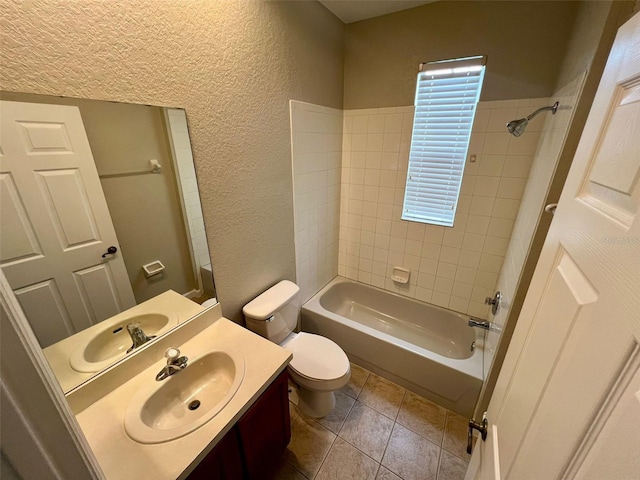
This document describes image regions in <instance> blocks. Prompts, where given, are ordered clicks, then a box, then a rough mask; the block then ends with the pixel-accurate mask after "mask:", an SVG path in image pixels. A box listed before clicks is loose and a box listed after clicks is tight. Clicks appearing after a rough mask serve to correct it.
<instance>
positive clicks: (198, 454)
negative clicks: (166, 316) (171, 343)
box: [76, 317, 291, 480]
mask: <svg viewBox="0 0 640 480" xmlns="http://www.w3.org/2000/svg"><path fill="white" fill-rule="evenodd" d="M203 345H210V346H211V347H212V348H215V346H221V347H233V348H235V349H237V350H240V351H241V352H242V354H243V355H244V360H245V373H244V379H243V381H242V384H241V385H240V387H239V389H238V391H237V392H236V394H235V395H234V396H233V398H232V399H231V401H230V402H229V403H228V404H227V405H226V407H224V408H223V410H222V411H221V412H220V413H218V414H217V415H216V416H215V417H213V418H212V419H211V420H209V421H208V422H207V423H205V424H204V425H203V426H201V427H200V428H198V429H197V430H195V431H193V432H191V433H189V434H187V435H185V436H184V437H181V438H178V439H175V440H172V441H168V442H165V443H159V444H141V443H138V442H136V441H134V440H132V439H131V438H130V437H129V436H128V435H127V433H126V431H125V428H124V421H123V419H124V416H125V412H126V410H127V407H128V405H129V402H130V400H131V398H132V397H133V396H134V395H135V393H136V392H137V390H138V388H139V387H140V377H141V376H150V377H155V375H156V374H157V373H158V371H159V370H160V369H161V368H162V366H163V365H164V364H165V362H164V361H163V360H161V361H159V362H156V363H154V364H153V365H152V366H150V367H149V368H147V369H146V370H144V371H143V372H142V373H140V374H138V375H136V376H134V377H133V378H131V379H130V380H129V381H127V382H125V383H123V384H122V385H121V386H119V387H117V388H116V389H114V390H113V391H111V392H110V393H108V394H107V395H105V396H104V397H102V398H100V399H99V400H97V401H96V402H94V403H93V404H91V405H89V406H88V407H87V408H85V409H84V410H82V411H80V412H78V413H77V414H76V418H77V420H78V423H79V424H80V427H81V428H82V431H83V432H84V435H85V437H86V438H87V441H88V442H89V445H90V446H91V448H92V450H93V452H94V454H95V456H96V458H97V459H98V463H99V464H100V467H101V468H102V470H103V472H104V474H105V476H106V478H108V479H109V480H115V479H120V478H122V479H127V480H129V479H131V478H153V479H158V480H160V479H171V480H173V479H176V478H184V477H186V476H187V475H188V473H189V471H191V468H193V467H195V465H197V463H198V462H199V461H200V460H202V459H203V458H204V457H205V456H206V454H207V453H209V451H211V449H212V448H213V447H214V446H215V445H216V443H217V442H218V441H219V440H221V439H222V437H224V435H225V434H226V433H227V432H228V431H229V429H231V427H232V426H233V425H234V424H235V423H236V422H237V421H238V420H239V419H240V417H241V416H242V415H243V414H244V413H245V412H246V411H247V410H248V409H249V407H250V406H251V405H252V404H253V402H254V401H255V400H256V399H257V398H258V397H259V396H260V395H261V394H262V393H263V392H264V391H265V390H266V388H267V387H268V386H269V384H270V383H271V382H272V381H273V380H274V379H275V378H276V377H277V376H278V374H279V373H280V372H282V371H283V370H284V368H285V367H286V365H287V364H288V363H289V362H290V360H291V354H290V353H289V352H287V351H286V350H284V349H283V348H281V347H279V346H278V345H276V344H274V343H272V342H269V341H268V340H266V339H264V338H262V337H260V336H258V335H256V334H254V333H252V332H250V331H249V330H247V329H245V328H243V327H241V326H239V325H237V324H235V323H234V322H231V321H230V320H227V319H226V318H223V317H221V318H219V319H218V320H216V321H214V322H213V323H212V324H211V325H209V326H208V327H207V328H205V329H204V330H202V331H201V332H200V333H199V334H198V335H197V336H195V337H193V338H192V339H190V340H188V341H186V342H184V343H183V344H181V345H175V346H176V347H178V348H180V350H181V352H182V354H184V355H190V350H191V351H194V350H198V351H201V349H202V348H203ZM187 368H189V367H188V366H187ZM179 374H180V373H177V374H176V375H179ZM187 469H188V471H187Z"/></svg>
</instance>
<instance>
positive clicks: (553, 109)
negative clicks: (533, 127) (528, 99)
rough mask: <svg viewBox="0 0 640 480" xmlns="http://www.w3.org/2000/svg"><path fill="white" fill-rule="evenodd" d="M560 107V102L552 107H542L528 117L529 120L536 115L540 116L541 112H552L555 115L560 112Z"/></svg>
mask: <svg viewBox="0 0 640 480" xmlns="http://www.w3.org/2000/svg"><path fill="white" fill-rule="evenodd" d="M559 106H560V103H559V102H556V103H554V104H553V105H551V106H550V107H542V108H539V109H537V110H536V111H535V112H533V113H532V114H531V115H529V116H528V117H527V120H531V119H532V118H533V117H535V116H536V115H538V114H539V113H540V112H544V111H546V110H551V112H552V115H555V114H556V112H557V111H558V107H559Z"/></svg>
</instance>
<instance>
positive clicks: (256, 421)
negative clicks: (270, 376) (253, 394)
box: [237, 370, 291, 480]
mask: <svg viewBox="0 0 640 480" xmlns="http://www.w3.org/2000/svg"><path fill="white" fill-rule="evenodd" d="M237 427H238V432H239V434H240V444H241V445H242V453H243V456H244V465H245V472H246V475H247V478H248V479H251V480H253V479H263V478H265V475H267V474H268V473H270V472H271V471H273V470H274V469H275V467H276V466H277V465H278V463H279V461H280V457H281V456H282V453H283V452H284V450H285V448H287V445H288V444H289V440H291V418H290V416H289V394H288V383H287V372H286V370H285V371H284V372H282V373H281V374H280V375H279V376H278V377H277V378H276V379H275V380H274V381H273V383H272V384H271V385H270V386H269V388H268V389H267V390H266V391H265V392H264V393H263V394H262V395H261V396H260V398H258V400H256V403H254V404H253V406H252V407H251V408H250V409H249V410H248V411H247V413H245V414H244V416H243V417H242V418H241V419H240V420H239V421H238V423H237Z"/></svg>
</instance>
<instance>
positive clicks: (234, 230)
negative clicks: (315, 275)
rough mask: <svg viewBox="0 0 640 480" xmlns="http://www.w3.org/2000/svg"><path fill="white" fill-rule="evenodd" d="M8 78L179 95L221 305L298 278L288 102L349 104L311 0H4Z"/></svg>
mask: <svg viewBox="0 0 640 480" xmlns="http://www.w3.org/2000/svg"><path fill="white" fill-rule="evenodd" d="M0 15H1V19H0V21H1V23H0V32H1V34H2V40H1V41H2V45H1V47H2V48H1V49H0V51H1V53H0V55H1V56H0V64H1V65H2V68H1V69H0V88H2V89H4V90H11V91H24V92H29V93H45V94H53V95H68V96H76V97H87V98H97V99H106V100H116V101H124V102H136V103H148V104H157V105H168V106H177V107H184V108H185V109H186V111H187V117H188V119H189V126H190V131H191V138H192V141H193V147H194V158H195V162H196V170H197V173H198V179H199V186H200V193H201V197H202V206H203V210H204V217H205V224H206V226H207V232H208V234H209V246H210V250H211V256H212V266H213V271H214V275H215V280H216V286H217V290H218V295H219V299H220V301H221V303H222V306H223V312H224V314H225V316H227V317H230V318H233V319H234V320H236V321H241V313H240V310H241V307H242V305H243V304H244V303H245V302H247V301H248V300H250V299H251V298H252V297H253V296H254V295H255V294H257V293H260V292H261V291H262V290H264V289H265V288H266V287H268V286H270V285H271V284H273V283H275V282H276V281H278V280H280V279H283V278H288V279H292V280H294V279H295V258H294V227H293V208H292V179H291V153H290V136H289V104H288V100H289V99H290V98H294V99H297V100H301V101H307V102H311V103H316V104H321V105H327V106H331V107H341V106H342V84H343V33H344V25H343V24H342V23H341V22H340V21H339V20H337V19H336V18H335V17H334V16H333V15H332V14H331V13H329V12H328V11H327V10H326V9H325V8H324V7H322V6H321V5H320V4H318V3H316V2H266V1H264V2H263V1H221V0H218V1H213V0H190V1H188V2H182V1H181V2H167V1H158V0H155V1H154V0H148V1H144V0H116V1H109V2H104V1H101V0H83V1H81V2H80V1H78V2H76V1H68V0H67V1H62V0H61V1H54V0H46V1H30V2H20V1H17V0H15V1H14V0H2V1H1V2H0Z"/></svg>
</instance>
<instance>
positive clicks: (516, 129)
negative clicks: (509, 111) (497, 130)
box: [507, 118, 529, 137]
mask: <svg viewBox="0 0 640 480" xmlns="http://www.w3.org/2000/svg"><path fill="white" fill-rule="evenodd" d="M528 123H529V120H527V119H526V118H521V119H520V120H512V121H510V122H509V123H507V129H508V130H509V133H510V134H511V135H513V136H514V137H519V136H520V135H522V132H524V129H525V128H527V124H528Z"/></svg>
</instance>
